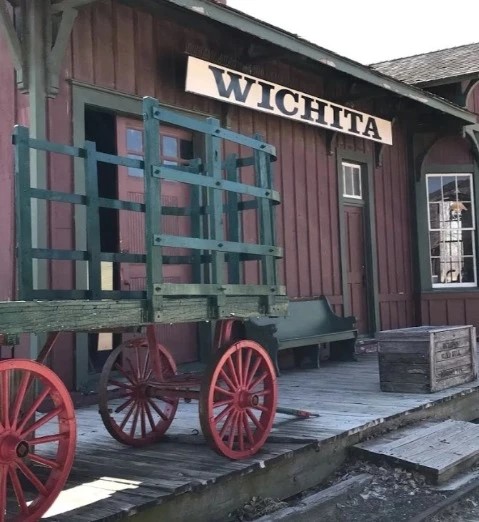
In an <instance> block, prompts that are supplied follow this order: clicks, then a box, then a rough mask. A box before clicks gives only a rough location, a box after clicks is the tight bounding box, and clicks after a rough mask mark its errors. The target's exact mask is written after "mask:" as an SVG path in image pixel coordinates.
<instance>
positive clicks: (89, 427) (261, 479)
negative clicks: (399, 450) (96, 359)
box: [46, 354, 479, 522]
mask: <svg viewBox="0 0 479 522" xmlns="http://www.w3.org/2000/svg"><path fill="white" fill-rule="evenodd" d="M279 392H280V401H279V403H280V405H281V406H285V407H289V408H301V409H305V410H309V411H311V412H314V413H318V414H319V415H320V417H317V418H310V419H305V420H298V419H296V418H292V417H288V416H285V415H279V414H278V415H277V416H276V419H275V424H274V428H273V431H272V433H271V436H270V438H269V439H268V443H267V444H266V446H265V447H264V448H263V450H262V451H261V452H260V453H259V454H258V455H256V457H255V458H252V459H248V460H245V461H236V462H232V461H229V460H227V459H225V458H223V457H220V456H218V455H217V454H216V453H214V452H213V451H212V450H211V449H209V447H207V445H206V443H205V441H204V439H203V437H202V435H201V432H200V426H199V419H198V410H197V404H196V403H191V404H186V403H181V404H180V406H179V408H178V413H177V417H176V418H175V420H174V422H173V424H172V426H171V428H170V430H169V432H168V436H167V437H166V439H165V441H163V442H162V443H160V444H157V445H154V446H150V447H148V448H144V449H135V448H130V447H125V446H122V445H121V444H119V443H118V442H116V441H114V440H113V439H111V438H110V436H109V435H108V433H107V432H106V430H105V428H104V427H103V424H102V422H101V419H100V416H99V414H98V411H97V407H96V406H90V407H87V408H84V409H79V410H77V415H78V417H77V419H78V434H79V436H78V448H77V454H76V460H75V464H74V467H73V471H72V473H71V476H70V479H69V482H68V484H67V487H66V488H65V490H64V491H63V493H62V494H61V496H60V497H59V498H58V499H57V501H56V502H55V504H54V505H53V507H52V509H51V510H50V512H49V513H48V514H47V516H46V518H47V520H50V521H54V520H55V521H67V520H68V521H73V520H74V521H78V522H86V521H89V522H93V521H103V520H118V519H121V518H123V517H125V518H126V517H128V516H132V515H136V516H135V520H141V521H155V522H157V521H159V520H164V521H168V522H173V521H183V520H195V522H199V521H202V520H205V521H209V522H211V521H214V520H224V519H225V518H226V516H227V514H228V513H229V512H231V511H233V510H234V509H236V508H237V507H238V506H240V505H242V504H243V503H245V502H247V501H248V500H249V499H250V498H251V497H252V496H261V497H275V498H285V497H288V496H291V495H294V494H296V493H298V492H300V491H302V490H304V489H306V488H308V487H311V486H313V485H315V484H317V483H319V482H321V481H322V480H324V479H325V478H326V477H327V476H328V475H329V474H330V473H331V472H333V471H334V470H335V469H336V468H337V467H338V466H339V465H341V463H342V462H343V461H344V459H345V457H346V455H347V450H348V447H349V446H352V445H354V444H356V443H357V442H359V441H361V440H363V439H365V438H367V437H371V436H372V435H376V434H379V433H382V432H384V431H387V430H390V429H393V428H396V427H398V426H402V425H405V424H409V423H411V422H415V421H418V420H421V419H426V418H438V419H439V418H454V419H461V420H472V419H475V418H478V417H479V400H478V397H479V382H478V381H475V382H473V383H469V384H466V385H462V386H457V387H455V388H452V389H449V390H445V391H442V392H437V393H434V394H398V393H383V392H381V391H380V389H379V374H378V365H377V356H376V354H367V355H362V356H360V357H359V361H358V362H340V363H339V362H338V363H325V364H324V365H323V366H322V367H321V368H320V369H319V370H300V371H293V372H289V373H284V374H283V375H282V376H281V377H280V378H279Z"/></svg>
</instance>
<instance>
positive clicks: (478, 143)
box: [464, 124, 479, 164]
mask: <svg viewBox="0 0 479 522" xmlns="http://www.w3.org/2000/svg"><path fill="white" fill-rule="evenodd" d="M464 134H465V136H466V137H467V138H469V141H470V143H471V148H472V153H473V154H474V158H475V159H476V161H477V163H478V164H479V125H477V124H476V125H468V126H466V127H464Z"/></svg>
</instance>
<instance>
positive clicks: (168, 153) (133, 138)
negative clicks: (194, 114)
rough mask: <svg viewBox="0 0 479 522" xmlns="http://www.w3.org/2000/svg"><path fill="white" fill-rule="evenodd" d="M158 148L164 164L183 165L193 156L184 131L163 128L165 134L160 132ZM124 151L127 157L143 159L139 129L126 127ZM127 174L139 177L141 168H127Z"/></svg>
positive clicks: (189, 142)
mask: <svg viewBox="0 0 479 522" xmlns="http://www.w3.org/2000/svg"><path fill="white" fill-rule="evenodd" d="M166 133H168V134H166ZM170 134H171V135H170ZM160 148H161V152H160V154H161V160H162V161H163V163H164V164H165V165H185V164H188V160H191V159H192V158H193V142H192V141H191V139H190V137H189V135H188V133H186V132H184V131H180V130H176V129H165V134H163V132H162V133H161V142H160ZM126 151H127V154H128V157H129V158H133V159H140V160H141V159H143V133H142V131H141V130H139V129H135V128H130V127H128V128H127V129H126ZM128 175H129V176H133V177H137V178H141V177H143V170H142V169H134V168H128Z"/></svg>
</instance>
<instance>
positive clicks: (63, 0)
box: [52, 0, 96, 13]
mask: <svg viewBox="0 0 479 522" xmlns="http://www.w3.org/2000/svg"><path fill="white" fill-rule="evenodd" d="M93 2H96V0H60V1H53V2H52V12H54V13H59V12H61V11H66V10H68V9H78V8H80V7H83V6H85V5H88V4H92V3H93Z"/></svg>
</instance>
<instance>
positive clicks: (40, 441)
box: [28, 433, 68, 446]
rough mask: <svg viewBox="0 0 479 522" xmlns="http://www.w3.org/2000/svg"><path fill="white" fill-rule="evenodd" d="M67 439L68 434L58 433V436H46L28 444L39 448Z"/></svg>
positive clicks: (32, 440)
mask: <svg viewBox="0 0 479 522" xmlns="http://www.w3.org/2000/svg"><path fill="white" fill-rule="evenodd" d="M67 438H68V433H58V434H56V435H46V436H44V437H37V438H35V439H31V440H29V441H28V444H30V446H38V445H40V444H48V443H50V442H60V441H61V440H66V439H67Z"/></svg>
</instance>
